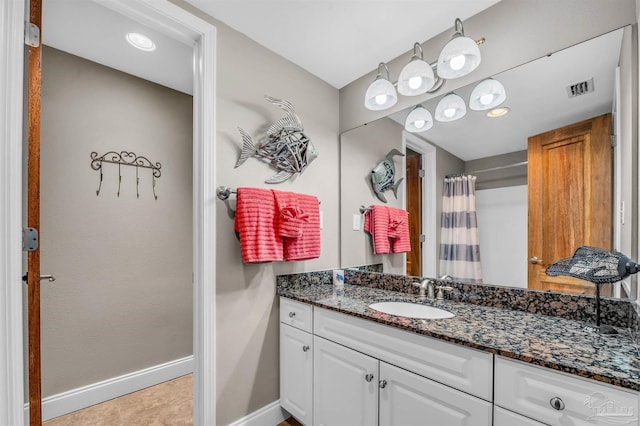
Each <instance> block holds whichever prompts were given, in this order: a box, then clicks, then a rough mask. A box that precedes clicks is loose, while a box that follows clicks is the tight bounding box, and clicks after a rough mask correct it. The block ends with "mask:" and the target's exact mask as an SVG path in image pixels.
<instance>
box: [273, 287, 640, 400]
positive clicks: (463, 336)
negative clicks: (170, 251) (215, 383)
mask: <svg viewBox="0 0 640 426" xmlns="http://www.w3.org/2000/svg"><path fill="white" fill-rule="evenodd" d="M278 295H280V296H283V297H287V298H290V299H293V300H297V301H300V302H304V303H309V304H312V305H314V306H319V307H321V308H326V309H330V310H333V311H338V312H342V313H345V314H348V315H353V316H356V317H360V318H365V319H368V320H372V321H376V322H379V323H381V324H386V325H389V326H392V327H397V328H401V329H404V330H408V331H411V332H414V333H420V334H424V335H426V336H431V337H434V338H437V339H441V340H446V341H449V342H453V343H457V344H461V345H464V346H468V347H471V348H476V349H480V350H483V351H487V352H491V353H494V354H498V355H501V356H505V357H509V358H513V359H517V360H520V361H524V362H527V363H531V364H536V365H540V366H544V367H547V368H551V369H554V370H558V371H563V372H566V373H570V374H574V375H577V376H581V377H586V378H590V379H593V380H597V381H600V382H604V383H609V384H613V385H616V386H619V387H623V388H627V389H631V390H635V391H640V351H639V349H638V346H637V345H636V343H635V342H634V340H633V339H632V335H631V333H630V332H629V330H627V329H623V328H618V330H619V331H620V334H619V335H615V336H605V335H599V334H597V333H593V332H589V331H587V330H585V327H586V326H587V324H585V323H583V322H579V321H574V320H568V319H564V318H559V317H552V316H545V315H538V314H533V313H528V312H522V311H516V310H509V309H501V308H494V307H487V306H480V305H475V304H468V303H461V302H455V301H451V300H427V299H425V298H423V297H420V296H416V295H411V294H406V293H400V292H396V291H389V290H382V289H375V288H370V287H364V286H360V285H349V284H345V295H344V296H343V297H336V296H334V295H333V286H332V285H328V284H320V283H318V284H316V285H296V284H294V283H290V284H287V283H284V284H283V283H281V284H279V285H278ZM380 301H408V302H417V303H424V304H426V305H431V306H435V307H438V308H442V309H446V310H448V311H450V312H453V313H454V314H455V315H456V316H455V317H453V318H450V319H440V320H422V319H412V318H406V317H398V316H394V315H389V314H385V313H382V312H379V311H376V310H373V309H371V308H369V304H371V303H374V302H380Z"/></svg>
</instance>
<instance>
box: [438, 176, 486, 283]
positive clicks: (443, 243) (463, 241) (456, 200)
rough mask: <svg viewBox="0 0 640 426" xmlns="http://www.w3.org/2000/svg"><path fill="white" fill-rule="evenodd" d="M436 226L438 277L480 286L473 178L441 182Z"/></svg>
mask: <svg viewBox="0 0 640 426" xmlns="http://www.w3.org/2000/svg"><path fill="white" fill-rule="evenodd" d="M440 223H441V226H442V231H441V237H440V275H444V274H446V275H449V276H451V278H453V280H454V281H460V282H465V283H481V282H482V268H481V266H480V240H479V237H478V219H477V215H476V177H475V176H471V175H462V176H452V177H446V178H445V179H444V185H443V188H442V216H441V220H440Z"/></svg>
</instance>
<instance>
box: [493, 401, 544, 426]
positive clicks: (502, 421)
mask: <svg viewBox="0 0 640 426" xmlns="http://www.w3.org/2000/svg"><path fill="white" fill-rule="evenodd" d="M493 426H547V425H546V424H545V423H540V422H537V421H535V420H532V419H530V418H528V417H524V416H521V415H519V414H516V413H512V412H511V411H509V410H505V409H504V408H500V407H498V406H497V405H496V406H494V407H493Z"/></svg>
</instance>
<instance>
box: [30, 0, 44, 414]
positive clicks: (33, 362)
mask: <svg viewBox="0 0 640 426" xmlns="http://www.w3.org/2000/svg"><path fill="white" fill-rule="evenodd" d="M29 9H30V10H29V21H30V22H31V23H32V24H34V25H36V26H37V27H38V28H42V1H41V0H31V1H30V4H29ZM40 39H41V40H42V36H41V37H40ZM40 46H41V44H40V45H38V46H37V47H32V46H29V48H28V75H27V86H28V94H27V109H28V118H27V120H28V134H27V139H28V151H27V226H28V227H30V228H35V229H36V230H38V231H39V230H40V92H41V82H42V72H41V54H42V49H41V47H40ZM27 288H28V290H27V312H28V343H29V350H28V352H29V356H28V363H29V424H30V425H32V426H33V425H41V424H42V387H41V357H40V249H39V248H38V249H36V250H35V251H30V252H28V253H27Z"/></svg>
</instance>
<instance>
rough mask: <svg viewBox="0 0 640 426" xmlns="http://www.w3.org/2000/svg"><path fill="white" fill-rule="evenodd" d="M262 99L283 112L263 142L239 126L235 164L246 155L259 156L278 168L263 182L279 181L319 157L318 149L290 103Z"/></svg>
mask: <svg viewBox="0 0 640 426" xmlns="http://www.w3.org/2000/svg"><path fill="white" fill-rule="evenodd" d="M265 99H266V100H267V101H268V102H270V103H271V104H273V105H275V106H277V107H280V108H281V109H282V110H283V111H284V112H286V115H285V116H284V117H283V118H281V119H279V120H277V121H276V122H275V123H273V124H272V125H271V127H269V129H267V133H266V136H267V140H266V141H265V142H264V143H263V144H259V145H256V144H255V143H254V142H253V139H252V138H251V136H250V135H249V134H248V133H247V132H246V131H244V130H243V129H242V128H240V127H238V130H239V131H240V135H242V151H241V153H240V158H238V161H237V162H236V165H235V167H238V166H240V165H242V164H243V163H244V162H245V161H246V160H247V158H249V157H258V158H260V159H262V160H263V161H266V162H268V163H269V164H271V166H272V167H273V168H275V169H276V170H279V172H278V173H277V174H275V175H274V176H272V177H270V178H269V179H267V180H265V183H282V182H284V181H286V180H287V179H289V178H290V177H291V176H293V175H294V174H296V173H302V172H303V171H304V169H306V168H307V166H309V164H311V162H312V161H313V160H315V159H316V158H317V157H318V151H316V148H315V147H314V146H313V144H312V143H311V141H310V140H309V138H308V137H307V136H306V135H305V134H304V133H303V132H304V128H303V127H302V121H300V118H299V117H298V115H297V114H296V111H295V109H294V108H293V105H291V103H290V102H288V101H285V100H284V99H276V98H272V97H270V96H265Z"/></svg>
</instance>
